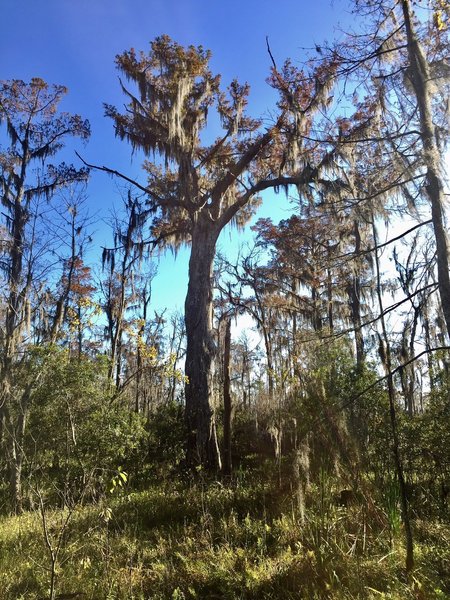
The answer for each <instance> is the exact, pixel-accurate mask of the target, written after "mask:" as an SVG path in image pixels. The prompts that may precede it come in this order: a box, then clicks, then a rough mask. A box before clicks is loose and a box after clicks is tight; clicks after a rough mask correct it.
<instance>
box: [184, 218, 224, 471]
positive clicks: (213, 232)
mask: <svg viewBox="0 0 450 600" xmlns="http://www.w3.org/2000/svg"><path fill="white" fill-rule="evenodd" d="M219 232H220V230H219V229H218V228H214V227H212V226H211V223H201V222H200V223H199V222H197V223H195V224H194V226H193V230H192V246H191V256H190V260H189V284H188V291H187V295H186V302H185V315H184V318H185V324H186V341H187V345H186V367H185V372H186V376H187V378H188V381H187V383H186V386H185V394H186V410H185V419H186V426H187V431H188V438H187V461H188V464H189V465H190V466H196V465H202V466H205V467H207V468H210V469H214V468H220V466H221V465H220V454H219V449H218V445H217V436H216V427H215V420H214V393H213V391H214V373H215V359H216V346H215V343H214V339H213V335H212V316H213V304H212V292H213V286H212V275H213V263H214V256H215V249H216V242H217V237H218V235H219Z"/></svg>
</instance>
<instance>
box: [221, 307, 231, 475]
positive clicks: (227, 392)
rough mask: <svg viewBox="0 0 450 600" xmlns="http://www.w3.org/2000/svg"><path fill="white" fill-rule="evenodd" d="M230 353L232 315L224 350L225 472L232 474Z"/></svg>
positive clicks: (227, 325)
mask: <svg viewBox="0 0 450 600" xmlns="http://www.w3.org/2000/svg"><path fill="white" fill-rule="evenodd" d="M230 355H231V317H227V318H226V322H225V342H224V352H223V473H224V475H225V476H230V475H231V467H232V465H231V419H232V406H231V379H230Z"/></svg>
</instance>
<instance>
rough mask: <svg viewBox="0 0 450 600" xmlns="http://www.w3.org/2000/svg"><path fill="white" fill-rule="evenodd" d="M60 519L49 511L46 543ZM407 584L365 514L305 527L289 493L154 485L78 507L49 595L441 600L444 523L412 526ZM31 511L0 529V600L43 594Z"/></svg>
mask: <svg viewBox="0 0 450 600" xmlns="http://www.w3.org/2000/svg"><path fill="white" fill-rule="evenodd" d="M63 518H64V514H63V512H62V511H57V510H55V511H49V512H48V513H47V523H48V527H49V531H50V535H51V536H57V535H58V532H59V531H60V527H61V523H62V521H63ZM416 537H417V547H416V555H417V567H416V570H415V572H414V574H413V576H412V577H411V578H410V581H406V579H405V576H404V572H403V561H404V554H403V545H402V541H401V538H398V539H396V540H395V542H394V545H393V546H391V545H390V541H389V540H390V536H389V533H388V531H387V528H384V527H383V525H382V524H377V525H376V526H375V525H373V524H371V522H370V519H369V516H368V514H366V511H365V509H364V507H361V506H354V507H350V508H348V509H343V508H339V507H336V506H334V505H333V504H332V503H329V504H328V505H327V506H325V507H324V506H323V505H322V506H321V509H320V511H319V510H317V509H315V503H314V498H312V500H311V506H310V508H309V510H308V511H307V517H306V520H305V522H304V523H302V522H301V521H300V519H299V517H298V514H297V511H296V510H295V507H294V505H293V502H292V500H291V498H290V496H289V495H288V494H285V495H284V496H278V495H277V492H276V489H275V488H270V487H269V486H267V485H266V486H265V485H261V484H260V485H255V484H247V485H240V486H235V487H232V488H231V487H224V486H222V485H220V484H209V485H203V486H202V485H190V486H188V485H182V484H174V485H170V486H169V485H161V486H155V487H153V488H152V489H149V490H147V491H144V492H139V493H137V492H135V493H131V494H129V495H127V494H126V492H124V494H123V495H122V497H114V496H111V497H110V498H108V499H107V500H105V501H103V502H102V503H100V504H98V505H91V506H85V507H81V508H79V509H78V510H77V511H76V512H75V514H74V515H73V518H72V520H71V521H70V523H69V526H68V528H67V531H66V534H65V537H64V547H63V551H62V554H61V560H60V565H59V567H58V581H57V593H59V594H67V593H75V592H82V593H83V594H85V595H84V596H80V598H81V597H82V598H84V599H89V600H113V599H114V600H119V599H120V600H122V599H123V600H125V599H126V600H133V599H135V600H143V599H150V598H152V599H155V600H159V599H160V600H163V599H172V600H182V599H186V600H188V599H195V598H198V599H199V598H204V599H210V600H213V599H215V598H217V599H219V598H223V599H230V600H231V599H235V598H236V599H239V598H242V599H246V600H253V599H254V600H257V599H258V600H264V599H277V598H279V599H283V600H290V599H297V598H305V599H314V598H317V599H319V598H337V599H344V598H347V599H351V598H361V599H370V598H374V599H378V598H386V599H394V600H395V599H403V598H405V599H409V598H410V599H413V598H415V599H418V600H420V599H443V598H450V575H449V574H450V543H449V540H450V527H449V526H448V525H444V524H443V523H434V524H429V523H427V524H425V523H421V522H418V523H416ZM49 566H50V563H49V555H48V551H47V549H46V546H45V543H44V537H43V530H42V522H41V518H40V515H39V514H38V513H27V514H24V515H22V516H20V517H7V518H3V519H2V520H1V521H0V582H1V586H0V598H1V600H28V599H30V600H31V599H33V600H36V599H37V598H46V597H48V586H49V580H50V574H49V571H48V569H49Z"/></svg>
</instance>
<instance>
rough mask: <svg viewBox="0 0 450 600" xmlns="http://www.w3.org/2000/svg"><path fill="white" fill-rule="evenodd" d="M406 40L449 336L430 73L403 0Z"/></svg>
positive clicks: (449, 283)
mask: <svg viewBox="0 0 450 600" xmlns="http://www.w3.org/2000/svg"><path fill="white" fill-rule="evenodd" d="M402 10H403V18H404V21H405V31H406V39H407V42H408V56H409V70H410V79H411V84H412V86H413V89H414V93H415V96H416V100H417V106H418V109H419V121H420V133H421V139H422V144H423V162H424V166H425V168H426V183H425V190H426V192H427V195H428V198H429V199H430V204H431V218H432V221H433V229H434V237H435V240H436V257H437V272H438V285H439V295H440V298H441V304H442V310H443V312H444V318H445V323H446V326H447V333H448V335H449V336H450V274H449V258H448V252H449V241H448V236H447V231H446V229H445V216H444V215H445V210H444V200H445V194H444V187H443V183H442V165H441V157H440V151H439V147H438V144H437V140H436V131H435V127H434V123H433V115H432V108H431V98H432V91H431V79H432V78H431V75H430V69H429V67H428V63H427V60H426V57H425V53H424V51H423V48H422V46H421V44H420V42H419V39H418V38H417V35H416V32H415V30H414V25H413V21H412V15H411V10H410V2H409V0H402Z"/></svg>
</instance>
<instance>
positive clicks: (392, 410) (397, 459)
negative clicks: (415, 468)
mask: <svg viewBox="0 0 450 600" xmlns="http://www.w3.org/2000/svg"><path fill="white" fill-rule="evenodd" d="M372 218H373V222H372V227H373V240H374V246H375V248H376V247H377V245H378V236H377V230H376V225H375V220H374V217H372ZM375 266H376V292H377V297H378V305H379V308H380V315H381V316H380V323H381V329H382V339H383V342H384V346H385V348H384V353H383V362H384V367H385V369H386V374H387V384H388V396H389V417H390V422H391V433H392V453H393V457H394V465H395V470H396V472H397V480H398V486H399V491H400V504H401V511H402V518H403V527H404V530H405V545H406V565H405V566H406V571H407V573H409V572H410V571H411V570H412V569H413V567H414V543H413V535H412V528H411V520H410V515H409V502H408V494H407V491H406V482H405V475H404V471H403V462H402V456H401V450H400V440H399V434H398V419H397V400H396V397H395V396H396V394H395V386H394V376H393V375H392V356H391V347H390V341H389V337H388V334H387V329H386V321H385V318H384V314H383V311H384V308H383V296H382V290H381V276H380V261H379V258H378V251H377V250H375Z"/></svg>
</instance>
